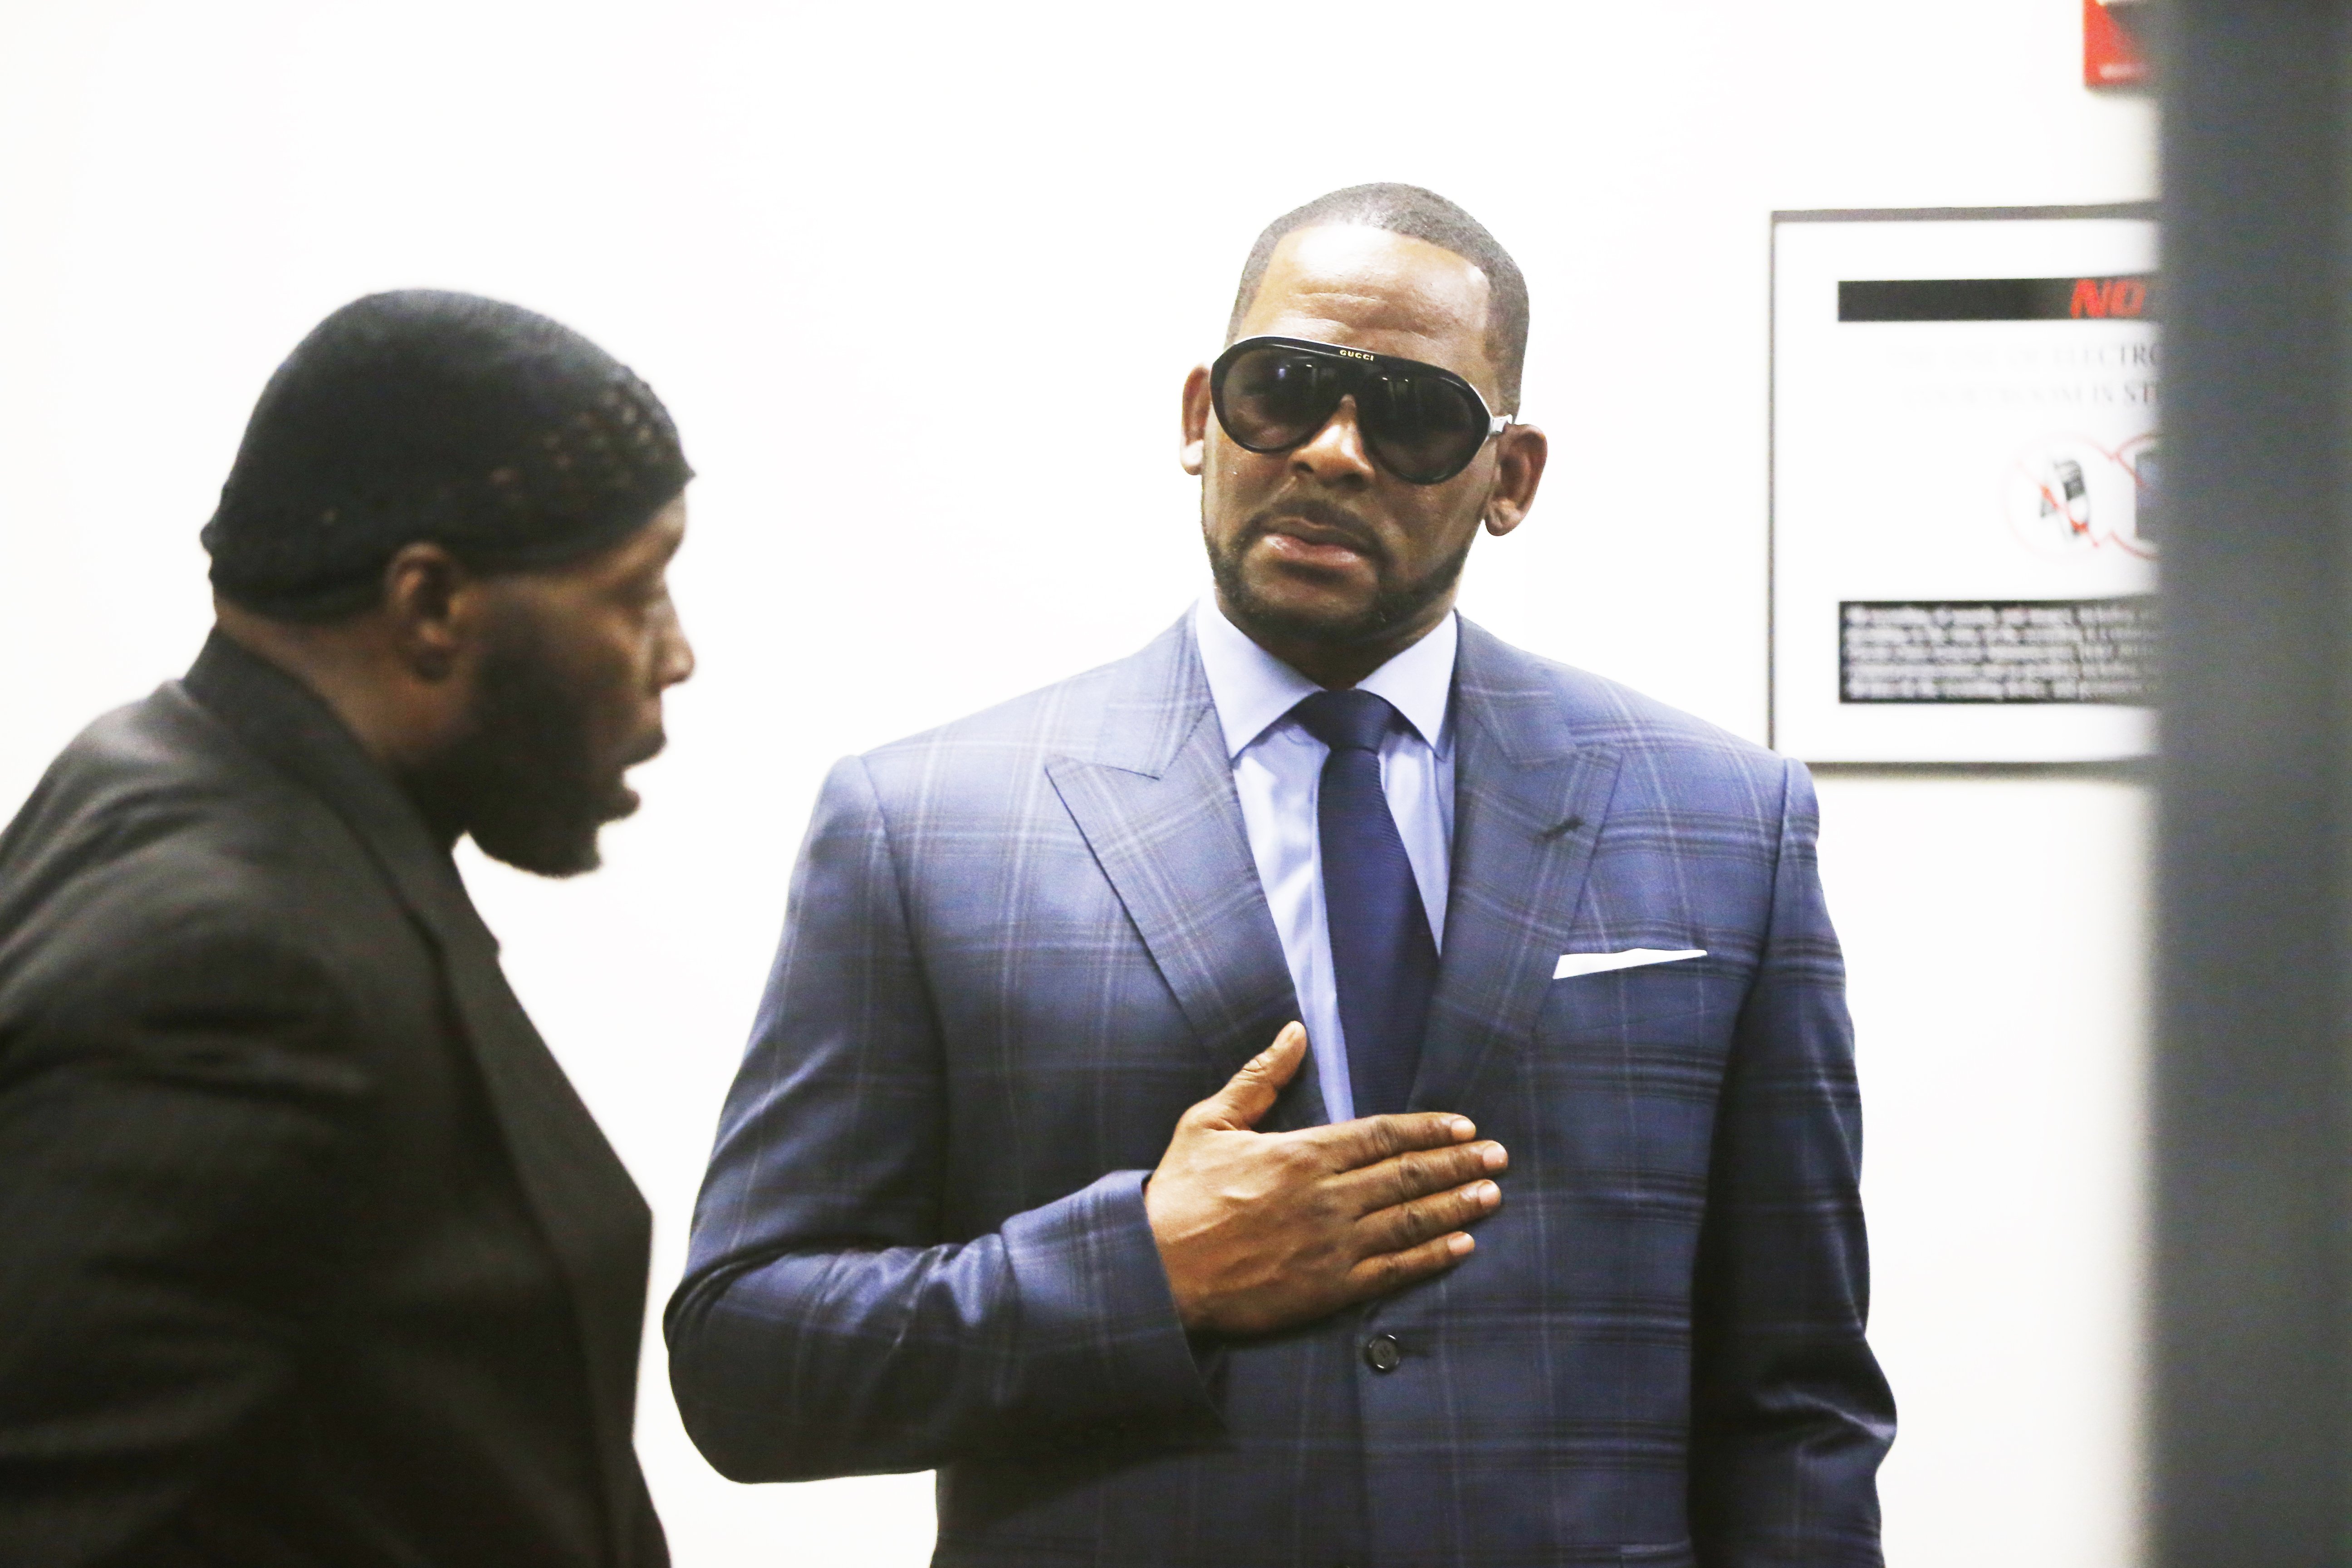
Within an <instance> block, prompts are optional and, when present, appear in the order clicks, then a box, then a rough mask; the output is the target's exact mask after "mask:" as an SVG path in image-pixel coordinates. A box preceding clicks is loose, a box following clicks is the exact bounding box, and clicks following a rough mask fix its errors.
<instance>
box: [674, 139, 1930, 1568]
mask: <svg viewBox="0 0 2352 1568" xmlns="http://www.w3.org/2000/svg"><path fill="white" fill-rule="evenodd" d="M1526 326H1527V304H1526V291H1525V286H1524V284H1523V283H1522V282H1521V281H1520V279H1519V273H1518V269H1517V267H1516V266H1515V265H1513V264H1512V263H1511V260H1510V258H1509V257H1508V256H1507V255H1506V254H1505V253H1504V252H1503V251H1502V249H1501V247H1499V246H1497V245H1496V243H1495V241H1494V240H1493V238H1492V237H1491V236H1489V235H1487V234H1486V230H1485V229H1483V228H1481V227H1480V226H1478V225H1477V224H1476V223H1475V221H1474V220H1472V219H1471V218H1470V217H1469V216H1468V215H1467V214H1465V213H1463V212H1462V211H1461V210H1460V209H1459V208H1457V207H1454V205H1452V204H1450V203H1447V202H1444V200H1443V199H1442V198H1440V197H1437V196H1434V195H1431V194H1430V193H1428V192H1424V191H1419V190H1415V189H1413V188H1412V187H1409V186H1395V185H1383V186H1365V187H1356V188H1354V189H1351V190H1349V191H1342V192H1338V193H1334V194H1333V195H1330V196H1328V197H1325V198H1322V199H1321V200H1319V201H1318V202H1315V203H1311V204H1309V205H1307V207H1304V208H1301V209H1299V211H1298V212H1297V213H1293V214H1291V215H1289V216H1287V217H1286V218H1284V219H1281V220H1278V221H1277V222H1276V224H1275V225H1274V226H1272V227H1270V228H1269V229H1268V230H1267V232H1266V234H1265V237H1262V238H1261V240H1260V242H1259V244H1258V247H1256V249H1255V251H1254V252H1253V254H1252V257H1251V259H1250V264H1249V267H1248V268H1247V270H1246V271H1245V273H1244V279H1243V282H1242V288H1241V290H1240V296H1239V299H1238V300H1237V301H1236V304H1235V308H1234V322H1233V327H1232V331H1231V336H1232V340H1233V342H1232V343H1231V346H1229V347H1228V348H1227V350H1226V352H1225V353H1223V355H1221V356H1220V357H1219V359H1218V361H1217V362H1216V363H1215V365H1213V366H1203V367H1202V368H1200V369H1198V370H1196V371H1194V372H1193V373H1192V377H1191V379H1190V380H1189V381H1188V383H1187V384H1186V388H1185V397H1184V409H1185V420H1186V426H1187V430H1186V434H1187V438H1188V443H1189V444H1188V446H1187V447H1186V450H1185V463H1186V466H1187V468H1190V469H1191V470H1192V471H1193V472H1196V473H1198V474H1200V475H1201V476H1202V532H1203V536H1204V538H1205V540H1206V542H1207V544H1208V547H1209V553H1210V557H1211V563H1212V565H1213V569H1214V574H1215V578H1216V584H1217V589H1216V595H1215V597H1214V600H1213V602H1208V603H1204V604H1202V605H1200V606H1198V607H1197V608H1196V610H1195V612H1194V613H1193V614H1192V615H1190V616H1186V617H1185V619H1184V620H1182V621H1181V622H1180V623H1179V624H1178V625H1177V626H1175V627H1173V628H1171V630H1170V631H1168V632H1167V633H1166V634H1165V635H1163V636H1161V637H1160V638H1159V639H1158V640H1157V641H1155V642H1153V643H1152V644H1150V646H1149V647H1146V648H1144V649H1143V650H1142V651H1141V652H1140V653H1138V654H1136V655H1135V656H1133V657H1132V658H1127V659H1124V660H1122V661H1120V662H1118V663H1117V664H1113V665H1110V666H1108V667H1107V668H1102V669H1098V670H1095V671H1093V672H1091V673H1089V674H1087V675H1082V676H1079V677H1077V678H1076V679H1073V680H1070V681H1066V682H1065V683H1063V684H1062V685H1059V686H1056V687H1053V688H1049V689H1046V690H1045V691H1042V692H1038V693H1035V694H1034V695H1032V696H1029V697H1026V698H1023V699H1021V700H1017V701H1014V702H1012V703H1009V704H1007V705H1005V706H1004V707H1002V708H999V709H996V710H992V711H990V712H986V713H982V714H980V715H978V716H976V717H974V718H971V719H968V720H964V721H961V722H958V723H955V724H950V725H949V726H947V727H946V728H945V729H942V730H940V731H935V732H933V733H931V734H929V735H924V736H919V737H917V738H915V739H913V740H909V741H905V742H898V743H897V744H895V745H890V746H886V747H883V748H882V749H881V750H879V751H877V752H871V753H869V754H867V755H866V756H864V757H859V758H852V759H850V760H849V761H846V762H845V763H841V764H840V765H839V766H838V767H837V768H836V769H835V772H834V773H833V775H832V777H831V779H830V780H829V781H828V782H827V784H826V786H825V789H824V795H823V798H822V799H821V801H820V803H819V805H818V806H817V810H816V815H815V819H814V823H813V824H812V826H811V827H810V830H809V837H808V840H807V843H806V845H805V847H804V849H803V857H802V860H801V864H800V867H799V869H798V871H797V873H796V875H795V877H794V879H793V888H792V893H791V900H790V909H789V912H788V914H787V917H786V922H785V931H784V936H783V942H782V948H781V950H780V952H778V954H777V957H776V963H775V967H774V971H773V973H772V976H771V978H770V981H769V985H768V991H767V994H766V997H765V999H764V1001H763V1003H762V1005H761V1010H760V1014H759V1018H758V1022H757V1025H756V1027H755V1031H754V1034H753V1038H752V1042H751V1050H750V1052H749V1055H748V1056H747V1058H746V1059H745V1061H744V1063H743V1066H742V1069H741V1072H740V1076H739V1077H738V1079H737V1080H736V1083H735V1087H734V1089H733V1092H732V1094H731V1095H730V1099H729V1100H728V1103H727V1108H726V1111H725V1114H724V1117H723V1120H722V1121H721V1125H720V1128H719V1142H718V1147H717V1151H716V1152H715V1154H714V1156H713V1158H712V1162H711V1167H710V1173H709V1179H708V1181H707V1183H706V1184H705V1187H704V1190H703V1194H702V1199H701V1203H700V1205H699V1207H698V1212H697V1215H696V1219H695V1226H694V1236H693V1245H692V1256H691V1259H690V1262H689V1266H688V1274H687V1278H686V1280H685V1282H684V1283H683V1284H682V1285H681V1286H680V1288H679V1289H678V1292H677V1297H676V1299H675V1300H673V1301H672V1303H671V1306H670V1309H669V1314H668V1318H667V1331H668V1337H669V1344H670V1352H671V1368H672V1379H673V1383H674V1385H675V1387H676V1390H677V1397H678V1403H679V1405H680V1407H681V1409H682V1410H683V1412H684V1414H685V1416H686V1420H687V1424H688V1429H689V1430H690V1431H691V1432H692V1433H693V1435H694V1437H695V1440H696V1441H697V1442H698V1444H699V1445H700V1446H701V1447H702V1449H703V1452H704V1453H705V1454H706V1455H708V1456H709V1458H710V1459H711V1460H712V1462H713V1463H714V1464H716V1465H717V1466H719V1468H720V1469H722V1470H723V1471H725V1472H726V1473H728V1474H729V1475H730V1476H734V1477H736V1478H738V1479H745V1480H784V1479H808V1478H814V1477H821V1476H837V1475H848V1474H856V1473H866V1472H876V1471H889V1470H913V1469H920V1468H930V1467H936V1468H938V1470H939V1472H940V1480H939V1509H940V1537H939V1550H938V1555H937V1559H936V1561H938V1562H940V1563H959V1564H960V1563H971V1564H982V1563H986V1564H1004V1565H1012V1564H1023V1565H1036V1564H1062V1563H1067V1564H1078V1563H1087V1564H1104V1565H1110V1564H1118V1565H1124V1564H1138V1565H1146V1564H1150V1565H1167V1568H1175V1565H1179V1564H1182V1565H1187V1568H1255V1565H1265V1568H1275V1565H1281V1568H1309V1565H1314V1568H1331V1565H1335V1564H1359V1565H1372V1564H1380V1565H1395V1568H1404V1565H1408V1564H1411V1565H1423V1564H1428V1565H1434V1564H1441V1563H1443V1564H1455V1563H1458V1564H1475V1565H1482V1568H1521V1565H1525V1568H1535V1565H1536V1564H1559V1563H1612V1564H1618V1563H1643V1564H1654V1565H1657V1568H1670V1565H1689V1564H1706V1565H1707V1568H1735V1565H1736V1568H1748V1565H1755V1568H1762V1565H1764V1564H1774V1565H1784V1564H1823V1565H1828V1564H1839V1565H1845V1564H1853V1565H1863V1564H1875V1563H1878V1562H1879V1560H1880V1558H1879V1547H1878V1510H1877V1500H1876V1492H1875V1480H1874V1477H1875V1472H1876V1469H1877V1466H1878V1462H1879V1460H1880V1458H1881V1457H1882V1456H1883V1454H1884V1453H1885V1448H1886V1446H1887V1444H1888V1443H1889V1442H1890V1441H1891V1439H1892V1437H1893V1433H1894V1410H1893V1405H1892V1403H1891V1401H1890V1399H1889V1396H1888V1394H1887V1390H1886V1386H1885V1382H1884V1381H1883V1380H1882V1378H1881V1377H1880V1375H1879V1372H1878V1368H1877V1365H1876V1363H1875V1362H1874V1360H1873V1358H1872V1355H1871V1352H1870V1351H1869V1348H1868V1346H1867V1345H1866V1343H1865V1342H1864V1334H1863V1328H1864V1312H1865V1307H1866V1294H1867V1286H1866V1262H1865V1258H1864V1236H1863V1222H1862V1213H1861V1207H1860V1204H1859V1201H1858V1198H1857V1195H1856V1181H1857V1173H1858V1164H1859V1160H1860V1145H1861V1131H1860V1124H1859V1105H1858V1100H1857V1096H1856V1092H1855V1086H1854V1076H1853V1047H1852V1038H1851V1032H1850V1028H1849V1026H1848V1023H1847V1018H1846V1012H1845V1005H1844V1001H1843V969H1842V965H1841V961H1840V958H1839V952H1838V946H1837V941H1836V938H1835V936H1834V934H1833V933H1832V931H1831V929H1830V924H1829V920H1828V917H1827V914H1826V912H1825V911H1824V910H1823V908H1822V894H1821V889H1820V885H1819V881H1818V878H1817V875H1816V872H1815V867H1814V852H1813V845H1814V833H1815V813H1814V805H1813V796H1812V789H1811V782H1810V780H1809V779H1808V778H1807V776H1806V773H1805V772H1804V770H1803V768H1802V767H1801V766H1800V765H1798V764H1796V763H1790V762H1784V761H1783V760H1781V759H1780V758H1778V757H1775V756H1773V755H1771V754H1770V753H1769V752H1764V751H1761V750H1759V749H1758V748H1757V747H1754V746H1752V745H1748V744H1747V743H1745V742H1740V741H1738V740H1737V739H1734V738H1733V737H1731V736H1728V735H1726V734H1724V733H1722V732H1720V731H1716V730H1714V729H1712V728H1710V727H1709V726H1707V725H1706V724H1703V723H1701V722H1699V721H1696V720H1694V719H1691V718H1687V717H1685V716H1684V715H1682V714H1679V713H1676V712H1674V711H1672V710H1668V709H1665V708H1663V707H1661V706H1659V705H1658V704H1656V703H1654V702H1651V701H1649V700H1646V699H1644V698H1642V697H1640V696H1638V695H1636V694H1634V693H1633V692H1631V691H1628V690H1626V689H1623V688H1622V687H1618V686H1615V685H1612V684H1611V683H1610V682H1608V681H1605V680H1602V679H1599V678H1597V677H1594V676H1591V675H1586V674H1583V673H1581V672H1580V671H1577V670H1573V669H1570V668H1565V667H1562V666H1559V665H1555V664H1551V663H1548V662H1546V661H1543V660H1540V659H1538V658H1533V657H1531V656H1529V655H1527V654H1524V653H1521V652H1519V651H1517V650H1516V649H1514V648H1512V647H1507V646H1506V645H1505V644H1503V643H1502V642H1500V641H1498V640H1496V638H1495V637H1491V636H1489V635H1487V634H1486V633H1485V632H1483V631H1480V630H1479V629H1478V628H1476V627H1475V626H1471V625H1469V624H1468V623H1466V622H1463V621H1461V620H1460V619H1459V618H1458V617H1457V616H1455V615H1454V609H1453V602H1454V585H1455V582H1456V579H1457V577H1458V574H1459V573H1460V570H1461V566H1462V563H1463V559H1464V556H1465V553H1466V552H1467V551H1468V549H1469V546H1470V543H1471V542H1472V540H1473V539H1474V538H1475V535H1476V533H1477V531H1479V529H1480V528H1481V526H1483V527H1484V528H1485V529H1486V531H1490V532H1493V533H1496V534H1501V533H1505V532H1507V531H1509V530H1510V529H1512V528H1513V527H1516V526H1517V523H1518V522H1519V521H1520V519H1521V518H1522V517H1523V516H1524V515H1525V513H1526V511H1527V509H1528V505H1529V503H1530V502H1531V501H1532V500H1533V499H1534V496H1535V492H1536V489H1537V485H1538V481H1539V480H1540V479H1541V477H1542V472H1543V466H1544V456H1545V447H1544V441H1543V437H1542V435H1541V434H1540V432H1538V431H1536V430H1535V429H1534V428H1533V427H1531V426H1525V425H1520V424H1517V423H1516V422H1513V421H1511V420H1510V419H1509V418H1508V417H1507V412H1508V411H1510V410H1512V409H1514V408H1515V407H1516V405H1517V383H1518V379H1519V363H1520V360H1521V358H1522V357H1523V354H1524V349H1525V344H1526ZM1497 408H1500V409H1502V410H1504V411H1506V412H1505V413H1504V414H1499V415H1498V414H1496V412H1495V410H1496V409H1497ZM1294 1020H1303V1021H1304V1023H1305V1025H1306V1027H1305V1029H1304V1031H1303V1032H1302V1030H1301V1029H1300V1027H1299V1026H1298V1024H1297V1022H1294ZM1269 1040H1272V1041H1273V1042H1274V1043H1273V1045H1272V1046H1271V1047H1269V1046H1268V1044H1267V1042H1268V1041H1269ZM1204 1095H1206V1097H1207V1098H1205V1099H1203V1098H1202V1097H1203V1096H1204ZM1474 1232H1475V1236H1474V1234H1473V1233H1474Z"/></svg>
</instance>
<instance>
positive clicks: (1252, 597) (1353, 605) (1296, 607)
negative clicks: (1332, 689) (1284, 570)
mask: <svg viewBox="0 0 2352 1568" xmlns="http://www.w3.org/2000/svg"><path fill="white" fill-rule="evenodd" d="M1240 588H1241V592H1240V593H1239V594H1231V593H1229V594H1228V595H1227V596H1226V597H1227V605H1226V607H1227V608H1228V609H1230V610H1231V611H1233V613H1234V618H1235V619H1236V620H1237V621H1239V622H1240V623H1241V626H1242V629H1243V630H1244V631H1246V632H1252V633H1255V634H1256V635H1258V636H1261V637H1286V638H1291V639H1295V640H1297V641H1299V642H1312V643H1351V642H1355V641H1358V640H1360V638H1362V637H1367V636H1370V635H1372V634H1375V633H1377V632H1378V630H1379V629H1380V627H1379V619H1378V616H1377V613H1376V610H1375V605H1377V604H1378V602H1379V596H1378V595H1377V594H1373V593H1369V592H1367V593H1351V592H1348V591H1346V590H1345V589H1342V588H1339V587H1338V586H1337V585H1335V584H1329V583H1328V582H1315V583H1308V582H1301V581H1299V580H1297V578H1295V577H1292V576H1290V575H1289V574H1278V575H1276V576H1275V577H1274V578H1273V580H1271V581H1269V580H1267V579H1266V578H1265V577H1261V576H1260V575H1259V574H1255V573H1253V574H1248V575H1246V576H1244V579H1243V580H1242V583H1241V584H1240Z"/></svg>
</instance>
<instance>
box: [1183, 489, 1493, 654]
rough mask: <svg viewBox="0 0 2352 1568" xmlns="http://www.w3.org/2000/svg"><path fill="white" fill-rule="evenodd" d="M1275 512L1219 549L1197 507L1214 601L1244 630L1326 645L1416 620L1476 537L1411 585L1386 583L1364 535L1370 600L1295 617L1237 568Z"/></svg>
mask: <svg viewBox="0 0 2352 1568" xmlns="http://www.w3.org/2000/svg"><path fill="white" fill-rule="evenodd" d="M1282 515H1285V514H1284V513H1278V512H1265V513H1261V514H1260V515H1258V516H1256V517H1254V518H1252V519H1250V521H1248V523H1246V524H1245V525H1244V527H1243V529H1242V531H1241V533H1240V535H1239V536H1238V537H1236V538H1235V539H1234V542H1232V544H1230V545H1229V546H1227V547H1225V548H1223V549H1220V548H1218V545H1217V540H1216V536H1215V535H1214V534H1213V533H1212V532H1211V531H1209V526H1208V521H1209V520H1208V509H1207V507H1206V505H1205V504H1204V505H1203V506H1202V517H1201V536H1202V539H1203V540H1205V541H1206V542H1207V543H1208V547H1209V574H1210V575H1211V577H1213V579H1214V580H1215V582H1216V584H1217V600H1218V603H1220V604H1221V605H1223V606H1224V607H1225V610H1226V611H1227V613H1228V614H1229V615H1231V616H1233V618H1234V623H1235V624H1236V625H1238V626H1240V627H1241V628H1242V629H1243V630H1244V631H1245V632H1249V633H1251V634H1253V635H1254V636H1256V637H1272V638H1275V639H1276V640H1288V641H1293V642H1303V643H1313V644H1318V645H1319V646H1322V647H1354V646H1356V645H1359V644H1362V643H1368V642H1377V641H1378V640H1380V639H1381V637H1385V636H1386V635H1387V634H1388V633H1389V632H1390V631H1391V630H1392V629H1394V628H1395V627H1397V626H1406V625H1409V624H1411V623H1412V621H1414V620H1415V619H1417V618H1418V617H1419V616H1422V615H1423V613H1424V612H1425V611H1427V610H1428V608H1429V606H1430V605H1433V604H1435V603H1436V602H1437V601H1438V600H1440V599H1442V598H1444V596H1445V595H1448V594H1450V593H1452V592H1453V591H1454V584H1456V583H1459V582H1460V581H1461V580H1462V568H1463V567H1464V566H1465V564H1466V563H1468V562H1469V559H1470V546H1471V544H1472V543H1473V542H1474V541H1475V535H1474V536H1473V538H1471V539H1465V540H1464V541H1463V542H1462V548H1461V549H1459V550H1456V551H1455V552H1454V553H1453V554H1451V555H1448V556H1446V557H1445V558H1444V560H1442V561H1440V562H1438V563H1436V564H1435V565H1433V566H1432V567H1431V568H1430V569H1429V570H1428V571H1427V572H1426V573H1424V574H1422V575H1421V576H1420V577H1418V578H1416V579H1415V580H1413V581H1412V582H1410V583H1391V581H1389V560H1388V555H1387V552H1384V551H1381V550H1380V548H1379V546H1378V544H1377V543H1376V542H1373V541H1372V540H1371V539H1370V536H1369V534H1367V535H1366V536H1365V537H1364V539H1363V547H1364V549H1365V552H1366V555H1367V558H1368V559H1369V560H1370V562H1371V563H1372V570H1373V573H1374V574H1375V576H1376V578H1377V580H1378V582H1379V584H1380V585H1379V587H1378V588H1377V589H1376V590H1375V591H1374V593H1373V595H1372V602H1371V603H1370V604H1369V605H1365V606H1364V607H1363V608H1362V609H1361V610H1360V611H1358V612H1357V613H1356V614H1354V615H1352V616H1344V617H1341V618H1339V619H1331V618H1329V617H1325V616H1307V615H1300V614H1298V613H1297V612H1296V611H1293V610H1286V609H1284V608H1282V607H1280V606H1279V605H1270V604H1268V603H1266V601H1265V599H1264V598H1262V597H1260V596H1259V595H1258V594H1257V592H1256V591H1255V589H1253V588H1252V587H1251V586H1250V584H1249V580H1248V577H1247V576H1246V574H1244V572H1243V570H1242V557H1243V556H1244V554H1246V553H1248V552H1249V547H1250V546H1251V545H1253V544H1255V543H1256V542H1258V541H1259V540H1260V539H1262V538H1264V537H1265V535H1266V534H1267V533H1268V532H1269V531H1272V528H1273V524H1274V521H1275V520H1276V517H1279V516H1282Z"/></svg>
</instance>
